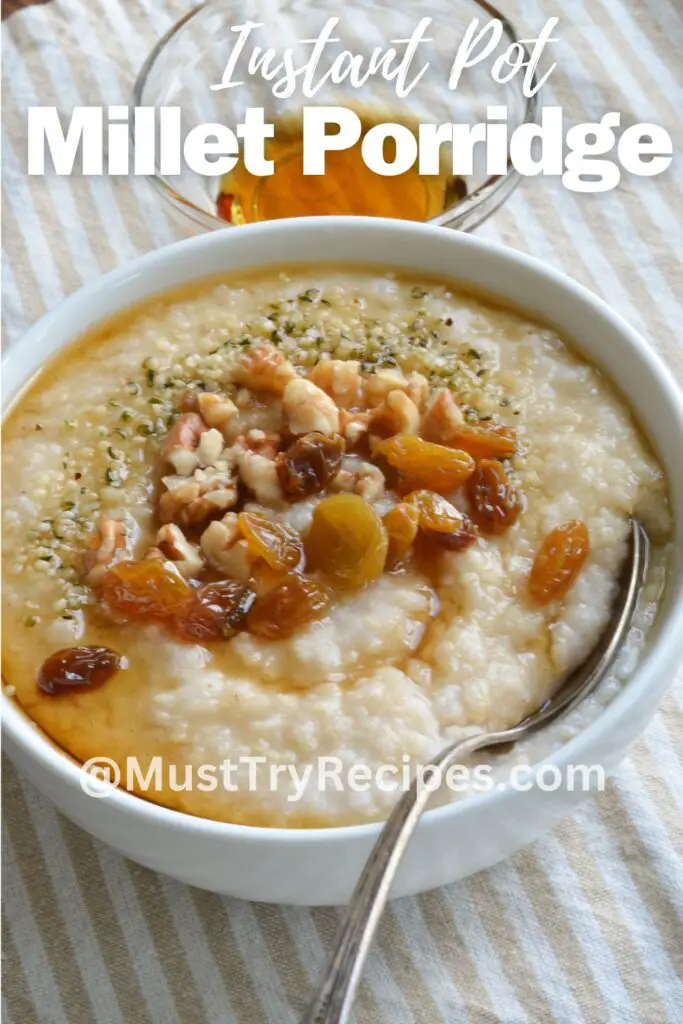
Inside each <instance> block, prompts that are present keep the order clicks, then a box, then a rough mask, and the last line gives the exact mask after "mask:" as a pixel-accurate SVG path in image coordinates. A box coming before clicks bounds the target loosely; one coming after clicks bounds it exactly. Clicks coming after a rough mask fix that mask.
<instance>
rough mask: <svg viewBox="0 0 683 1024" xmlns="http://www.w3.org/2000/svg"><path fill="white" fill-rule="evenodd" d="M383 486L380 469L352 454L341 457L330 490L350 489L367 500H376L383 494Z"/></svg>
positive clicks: (382, 476)
mask: <svg viewBox="0 0 683 1024" xmlns="http://www.w3.org/2000/svg"><path fill="white" fill-rule="evenodd" d="M384 487H385V481H384V474H383V473H382V471H381V469H379V468H378V467H377V466H373V465H372V464H371V463H370V462H363V461H362V460H361V459H359V458H358V457H357V456H354V455H352V456H350V457H345V458H344V459H342V465H341V469H340V470H339V472H338V473H337V475H336V476H335V478H334V480H333V481H332V490H334V491H351V492H353V493H354V494H359V495H360V496H361V498H364V499H365V501H368V502H373V501H378V500H379V498H381V497H382V495H383V494H384Z"/></svg>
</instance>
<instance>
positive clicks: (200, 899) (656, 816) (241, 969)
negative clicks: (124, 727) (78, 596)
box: [2, 0, 683, 1024]
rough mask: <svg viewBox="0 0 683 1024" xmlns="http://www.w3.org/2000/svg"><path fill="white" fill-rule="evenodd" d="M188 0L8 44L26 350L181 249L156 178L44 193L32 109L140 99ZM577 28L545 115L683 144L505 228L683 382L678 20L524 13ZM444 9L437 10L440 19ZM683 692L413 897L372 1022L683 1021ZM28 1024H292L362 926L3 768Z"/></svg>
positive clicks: (530, 201)
mask: <svg viewBox="0 0 683 1024" xmlns="http://www.w3.org/2000/svg"><path fill="white" fill-rule="evenodd" d="M187 6H188V5H187V4H186V3H183V2H181V0H139V2H136V3H131V2H126V0H55V2H53V3H51V4H48V5H47V6H39V7H34V8H31V9H30V10H27V11H23V12H21V13H19V14H15V15H13V16H12V17H11V18H10V19H9V20H8V21H7V22H6V24H5V27H4V32H5V35H4V75H5V84H4V107H5V109H4V131H3V164H4V184H5V196H4V206H3V217H4V224H3V226H4V232H3V235H4V239H3V241H4V246H5V253H4V259H3V265H2V274H3V278H2V282H3V284H2V288H3V299H4V316H5V338H6V342H7V344H13V343H14V342H16V340H17V339H18V338H19V337H20V335H21V333H22V331H23V330H24V329H25V327H26V326H27V325H28V324H30V323H31V322H32V321H33V320H35V319H36V318H37V317H39V316H40V315H41V314H42V313H43V312H44V311H45V310H46V309H49V308H50V307H52V306H54V305H56V303H58V302H59V301H60V300H61V299H62V298H63V297H64V296H65V295H67V294H68V293H69V292H71V291H73V290H74V289H76V288H78V287H79V286H80V285H81V284H82V282H83V281H87V280H90V279H92V278H94V277H95V276H96V275H98V274H100V273H101V272H102V271H105V270H108V269H109V268H110V267H113V266H115V265H116V264H117V263H120V262H121V261H123V260H127V259H130V258H131V257H133V256H136V255H137V254H138V253H141V252H144V251H146V250H149V249H152V248H154V247H155V246H159V245H163V244H164V243H166V242H169V241H171V240H172V239H173V238H174V237H176V236H177V229H176V228H175V227H174V226H172V224H171V223H170V222H169V221H168V220H167V217H166V213H165V210H163V209H161V208H160V207H159V206H158V205H157V203H156V202H155V199H154V196H153V193H152V190H151V189H150V186H149V185H148V184H147V183H146V182H144V181H131V180H126V179H123V180H119V181H109V180H106V179H103V180H97V179H90V180H86V179H79V178H73V179H56V178H53V179H50V180H41V179H33V180H29V179H28V178H27V177H26V175H25V173H24V166H25V143H26V120H25V119H26V108H27V107H28V106H30V105H32V104H39V103H57V104H58V105H59V106H60V107H61V108H62V109H63V110H65V111H68V110H70V109H71V108H72V107H73V106H74V105H76V104H80V103H112V102H113V103H119V102H124V101H126V100H127V98H128V96H129V95H130V87H131V83H132V81H133V77H134V74H135V72H136V70H137V68H138V67H139V66H140V64H141V63H142V61H143V59H144V57H145V55H146V53H147V52H148V50H149V48H150V46H151V45H152V43H153V42H154V41H155V39H156V38H157V37H158V36H159V35H160V34H161V33H162V32H164V31H165V30H166V28H168V26H169V25H170V24H171V23H172V22H173V21H174V20H175V19H176V18H177V17H178V15H179V14H180V13H181V12H182V11H183V10H184V9H185V8H186V7H187ZM504 6H505V13H506V14H508V15H509V16H510V17H511V18H512V19H513V20H514V21H515V22H516V23H517V24H518V25H520V26H522V27H524V28H526V29H528V30H529V32H528V33H526V34H528V35H533V34H534V32H537V31H538V30H539V29H540V27H541V25H542V24H543V23H544V21H545V19H546V18H547V17H550V16H552V15H555V14H560V15H561V17H562V21H561V24H560V27H559V29H558V33H559V34H560V36H561V40H562V42H561V43H560V44H559V45H557V47H556V53H557V59H558V62H559V66H558V69H557V70H556V72H555V73H554V74H553V76H552V80H551V87H550V88H548V89H547V90H546V92H545V95H544V102H546V103H552V102H556V103H560V104H562V106H563V108H564V110H565V112H566V114H567V116H568V117H569V118H571V119H572V120H573V121H585V120H589V119H593V118H595V117H599V116H601V115H602V114H603V113H604V112H606V111H608V110H619V111H622V112H623V121H625V122H626V123H629V122H630V121H654V122H656V123H659V124H663V125H665V126H666V127H667V128H668V129H669V130H670V131H671V132H672V133H674V135H676V133H677V135H678V138H677V142H678V145H679V155H678V157H677V160H678V163H677V164H676V162H674V167H673V169H672V170H670V171H669V172H668V173H667V174H666V175H665V176H663V177H658V178H655V179H652V180H648V179H639V180H636V179H626V180H625V181H624V182H623V183H622V184H621V186H620V187H619V188H618V189H617V190H616V191H614V192H611V193H608V194H605V195H600V196H579V195H573V194H570V193H569V192H566V191H564V190H563V189H562V188H561V187H560V186H559V185H558V184H557V183H556V182H555V183H551V182H548V181H541V180H534V181H527V182H525V183H524V184H523V185H522V187H521V188H520V189H519V190H518V191H517V193H516V194H515V195H514V197H513V198H512V200H511V201H510V202H509V204H508V205H507V206H506V207H505V208H504V209H503V210H501V211H499V213H497V214H496V216H495V218H494V219H493V221H492V222H491V223H489V224H488V225H486V226H485V227H484V228H483V229H482V233H484V234H486V235H487V236H489V237H495V238H499V239H502V240H503V241H504V242H507V243H508V244H509V245H512V246H516V247H518V248H520V249H524V250H525V251H528V252H531V253H533V254H534V255H536V256H539V257H541V258H542V259H544V260H547V261H549V262H550V263H552V264H554V265H555V266H558V267H560V268H562V269H563V270H566V271H568V272H569V273H570V274H572V275H573V276H574V277H575V278H577V279H578V280H580V281H582V282H583V283H584V284H586V285H588V287H589V288H592V289H594V290H595V291H596V292H598V293H599V294H600V295H602V296H604V297H605V298H606V299H607V300H608V301H609V302H610V303H612V305H614V306H615V307H616V308H617V309H618V310H619V311H620V312H622V313H623V314H624V316H626V317H627V319H629V320H630V321H631V323H632V324H633V325H634V326H635V327H636V328H638V329H639V330H640V331H642V332H643V333H644V334H645V335H646V337H648V338H649V339H650V340H651V341H652V344H653V345H655V346H656V347H657V348H658V349H659V350H660V351H661V352H662V353H663V354H664V356H665V357H666V359H667V360H668V361H669V363H670V365H671V366H672V367H673V368H674V369H675V371H676V372H677V373H678V374H679V376H680V377H682V378H683V334H682V332H683V288H682V285H683V279H682V278H683V274H682V270H681V257H682V251H681V250H682V247H683V175H682V174H681V162H680V144H681V142H683V138H682V137H681V135H682V133H681V111H683V13H682V11H681V7H680V0H564V3H562V4H560V3H558V2H557V0H519V2H518V3H517V4H514V3H505V5H504ZM428 8H429V5H428V3H425V13H427V12H428ZM682 749H683V685H682V684H681V681H680V680H679V683H678V686H677V687H675V688H674V691H673V692H672V693H671V694H670V695H669V696H668V697H667V699H666V700H665V702H664V704H663V705H662V708H661V710H660V712H659V714H658V715H657V717H656V719H655V720H654V722H653V723H652V725H651V726H650V727H649V728H648V730H647V732H646V734H645V736H644V738H643V739H642V740H641V741H640V743H639V744H638V745H637V747H636V748H635V750H634V751H633V754H632V756H631V757H630V758H629V759H628V761H626V763H625V764H624V765H623V767H622V768H621V769H620V771H619V773H618V775H617V777H616V778H615V779H614V780H613V781H612V782H611V783H610V784H609V786H608V788H607V791H606V792H605V793H604V794H602V795H600V796H599V797H597V798H596V799H594V800H591V801H589V802H588V804H587V805H586V806H585V807H584V808H583V809H582V810H581V811H580V812H579V813H577V814H576V815H574V817H573V818H571V819H570V820H568V821H566V822H564V824H562V825H561V826H560V827H558V828H556V829H555V830H554V832H553V833H552V834H550V835H548V836H546V837H545V838H544V839H543V840H541V841H540V842H538V843H536V844H535V845H534V846H533V847H532V848H530V849H528V850H526V851H524V852H522V853H520V854H518V855H517V856H516V857H514V858H513V859H512V860H510V861H508V862H507V863H505V864H502V865H500V866H499V867H497V868H494V869H493V870H490V871H487V872H485V873H482V874H480V875H478V876H476V877H474V878H471V879H469V880H467V881H466V882H463V883H460V884H458V885H453V886H451V887H449V888H447V889H442V890H439V891H436V892H432V893H429V894H427V895H425V896H421V897H419V898H416V899H404V900H400V901H397V902H395V903H394V904H393V905H392V906H391V908H390V909H389V911H388V912H387V914H386V918H385V920H384V922H383V926H382V929H381V934H380V937H379V942H378V944H377V948H376V950H375V951H374V952H373V955H372V957H371V960H370V964H369V967H368V970H367V974H366V978H365V981H364V983H363V985H362V989H361V992H360V997H359V1000H358V1004H357V1014H356V1020H357V1022H359V1024H370V1022H372V1024H375V1022H378V1024H379V1022H381V1024H409V1022H418V1024H438V1022H453V1024H455V1022H456V1021H457V1022H460V1021H463V1022H469V1024H491V1022H494V1021H500V1022H504V1024H522V1022H530V1024H540V1022H548V1021H558V1022H562V1024H581V1022H585V1024H602V1022H605V1021H609V1022H612V1024H643V1022H647V1024H655V1022H660V1021H661V1022H664V1021H669V1022H672V1024H673V1022H674V1021H680V1020H681V1018H682V1016H683V981H682V978H681V976H682V975H683V872H682V870H681V852H682V849H683V825H682V815H681V811H682V807H683V766H682V764H681V750H682ZM3 781H4V786H3V791H4V854H3V867H4V878H3V881H4V914H5V926H4V931H3V939H4V953H3V957H4V967H5V969H4V990H3V1000H4V1006H3V1009H4V1013H3V1021H4V1022H5V1024H31V1022H34V1021H39V1022H40V1024H52V1022H54V1024H67V1022H68V1024H91V1022H97V1024H115V1022H120V1021H125V1022H134V1024H147V1022H158V1024H174V1022H182V1024H185V1022H187V1024H201V1022H207V1024H208V1022H211V1024H228V1022H238V1024H266V1022H269V1024H288V1022H294V1021H296V1020H297V1019H298V1014H299V1012H300V1010H301V1007H302V1002H303V1000H304V999H305V996H306V993H307V992H308V990H309V987H310V986H311V985H312V983H313V982H314V980H315V979H316V978H317V977H318V975H319V971H320V969H321V968H322V965H323V962H324V960H325V957H326V951H327V950H328V948H329V946H330V943H331V940H332V937H333V935H334V932H335V930H336V927H337V923H338V918H339V914H338V912H337V911H335V910H313V911H308V910H302V909H282V908H273V907H268V906H259V905H254V904H248V903H243V902H240V901H236V900H231V899H224V898H221V897H220V896H215V895H211V894H208V893H204V892H201V891H199V890H196V889H190V888H187V887H185V886H183V885H180V884H177V883H175V882H172V881H170V880H169V879H167V878H164V877H161V876H157V875H155V874H153V873H152V872H150V871H147V870H145V869H143V868H140V867H137V866H135V865H133V864H131V863H128V862H127V861H125V860H124V859H123V858H122V857H120V856H119V855H118V854H116V853H115V852H113V851H112V850H111V849H108V848H107V847H105V846H102V845H100V844H99V843H97V842H95V841H93V840H92V839H90V838H89V836H88V835H86V834H85V833H84V832H82V831H80V829H78V828H76V827H74V826H72V825H70V824H69V823H68V822H67V821H65V820H64V819H62V818H61V817H60V816H59V815H58V814H57V813H56V812H55V811H54V810H53V808H52V807H51V806H50V805H49V804H48V803H47V802H46V801H45V800H43V799H42V798H41V797H40V796H39V795H38V793H37V792H36V791H35V790H34V789H33V788H32V786H31V785H29V784H28V783H27V782H25V781H24V780H23V779H22V778H20V777H18V776H17V774H16V773H15V772H14V770H13V769H12V767H11V765H9V764H5V766H4V780H3Z"/></svg>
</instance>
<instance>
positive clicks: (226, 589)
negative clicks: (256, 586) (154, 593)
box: [173, 580, 256, 643]
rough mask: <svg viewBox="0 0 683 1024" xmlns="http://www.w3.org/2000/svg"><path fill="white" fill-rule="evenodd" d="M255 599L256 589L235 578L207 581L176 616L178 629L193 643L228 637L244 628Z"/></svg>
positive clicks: (175, 622)
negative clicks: (214, 581)
mask: <svg viewBox="0 0 683 1024" xmlns="http://www.w3.org/2000/svg"><path fill="white" fill-rule="evenodd" d="M255 600H256V594H255V593H254V591H253V590H250V589H249V588H248V587H245V586H244V585H243V584H242V583H237V582H236V581H235V580H221V581H219V582H217V583H205V584H204V585H203V586H201V587H198V588H197V589H196V590H194V591H193V592H192V596H191V598H190V599H189V600H188V601H186V602H185V604H183V605H182V607H181V608H180V609H179V611H178V612H177V613H176V615H175V616H174V619H173V625H174V628H175V632H176V633H177V634H178V635H179V636H180V637H181V638H182V639H183V640H190V641H192V642H194V643H197V642H207V641H210V640H226V639H228V638H229V637H231V636H234V635H235V633H236V632H237V631H238V629H240V628H242V626H243V625H244V621H245V619H246V617H247V613H248V612H249V609H250V608H251V606H252V605H253V603H254V601H255Z"/></svg>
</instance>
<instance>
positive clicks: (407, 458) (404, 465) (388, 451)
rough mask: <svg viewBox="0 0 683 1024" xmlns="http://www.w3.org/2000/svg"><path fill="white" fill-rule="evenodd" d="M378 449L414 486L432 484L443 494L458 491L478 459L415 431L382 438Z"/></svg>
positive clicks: (431, 488)
mask: <svg viewBox="0 0 683 1024" xmlns="http://www.w3.org/2000/svg"><path fill="white" fill-rule="evenodd" d="M377 452H378V454H379V455H381V456H384V458H385V459H386V460H387V462H388V463H389V465H390V466H393V467H394V468H395V469H398V470H399V471H400V472H401V474H403V475H404V476H406V477H408V478H410V480H411V482H412V484H413V485H414V486H416V487H428V488H429V489H430V490H432V491H438V493H439V494H451V493H452V492H453V491H457V489H458V488H459V487H461V486H462V484H464V483H465V481H466V480H468V479H469V477H471V476H472V473H473V472H474V466H475V462H474V459H473V458H472V456H471V455H468V454H467V452H463V451H458V450H457V449H454V448H447V447H446V446H445V445H443V444H434V442H433V441H423V440H422V438H421V437H416V436H415V435H414V434H398V435H397V436H396V437H390V438H389V439H388V440H387V441H381V442H380V444H379V445H378V446H377Z"/></svg>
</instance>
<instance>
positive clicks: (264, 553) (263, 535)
mask: <svg viewBox="0 0 683 1024" xmlns="http://www.w3.org/2000/svg"><path fill="white" fill-rule="evenodd" d="M239 526H240V530H241V531H242V536H243V537H245V539H246V541H247V543H248V545H249V548H250V550H251V551H252V553H253V554H254V555H256V556H257V557H258V558H262V559H263V560H264V561H265V562H266V563H267V564H268V565H269V566H270V567H271V569H277V570H281V571H286V570H288V569H296V568H298V567H300V566H301V563H302V560H303V557H304V545H303V542H302V540H301V537H300V536H299V534H298V533H297V531H296V530H295V529H293V528H292V527H291V526H288V525H287V523H282V522H275V521H274V520H272V519H268V517H267V516H264V515H262V514H261V513H260V512H240V514H239Z"/></svg>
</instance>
